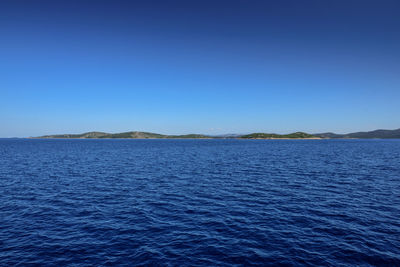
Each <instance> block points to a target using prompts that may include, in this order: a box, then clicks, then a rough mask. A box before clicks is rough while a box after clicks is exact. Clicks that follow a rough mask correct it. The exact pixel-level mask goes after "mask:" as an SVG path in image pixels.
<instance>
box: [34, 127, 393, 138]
mask: <svg viewBox="0 0 400 267" xmlns="http://www.w3.org/2000/svg"><path fill="white" fill-rule="evenodd" d="M30 138H36V139H37V138H45V139H56V138H59V139H304V140H308V139H310V140H315V139H400V129H396V130H374V131H369V132H355V133H348V134H335V133H331V132H328V133H317V134H309V133H305V132H294V133H290V134H275V133H251V134H224V135H205V134H183V135H165V134H158V133H151V132H139V131H131V132H123V133H106V132H87V133H82V134H55V135H43V136H38V137H30Z"/></svg>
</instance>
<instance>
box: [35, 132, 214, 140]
mask: <svg viewBox="0 0 400 267" xmlns="http://www.w3.org/2000/svg"><path fill="white" fill-rule="evenodd" d="M36 138H67V139H70V138H72V139H90V138H93V139H94V138H96V139H101V138H129V139H154V138H157V139H162V138H211V137H209V136H207V135H202V134H186V135H164V134H157V133H149V132H124V133H115V134H111V133H104V132H88V133H83V134H56V135H44V136H40V137H36Z"/></svg>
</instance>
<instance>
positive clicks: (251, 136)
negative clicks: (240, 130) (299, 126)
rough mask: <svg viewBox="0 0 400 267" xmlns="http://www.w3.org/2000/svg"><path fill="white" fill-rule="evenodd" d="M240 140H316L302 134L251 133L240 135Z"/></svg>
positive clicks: (309, 135)
mask: <svg viewBox="0 0 400 267" xmlns="http://www.w3.org/2000/svg"><path fill="white" fill-rule="evenodd" d="M240 138H245V139H279V138H282V139H304V138H318V137H316V136H314V135H311V134H308V133H303V132H296V133H291V134H270V133H252V134H246V135H242V136H241V137H240Z"/></svg>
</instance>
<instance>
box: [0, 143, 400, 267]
mask: <svg viewBox="0 0 400 267" xmlns="http://www.w3.org/2000/svg"><path fill="white" fill-rule="evenodd" d="M0 266H400V140H239V139H201V140H199V139H188V140H184V139H182V140H178V139H177V140H172V139H166V140H159V139H153V140H151V139H149V140H124V139H115V140H114V139H107V140H100V139H77V140H75V139H56V140H54V139H0Z"/></svg>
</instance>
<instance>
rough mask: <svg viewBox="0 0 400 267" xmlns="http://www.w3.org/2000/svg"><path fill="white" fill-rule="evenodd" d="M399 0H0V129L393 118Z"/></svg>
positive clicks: (280, 124)
mask: <svg viewBox="0 0 400 267" xmlns="http://www.w3.org/2000/svg"><path fill="white" fill-rule="evenodd" d="M399 14H400V1H384V0H383V1H378V0H376V1H361V0H359V1H351V0H346V1H344V0H343V1H341V0H339V1H244V0H243V1H233V0H230V1H218V0H213V1H204V0H201V1H200V0H198V1H167V0H165V1H115V0H112V1H111V0H110V1H40V0H39V1H19V0H10V1H7V0H3V1H0V137H13V136H18V137H23V136H36V135H43V134H52V133H81V132H86V131H92V130H95V131H106V132H123V131H131V130H138V131H151V132H159V133H166V134H185V133H205V134H224V133H249V132H276V133H288V132H293V131H306V132H310V133H315V132H326V131H334V132H338V133H346V132H352V131H359V130H373V129H377V128H386V129H395V128H400V31H399V29H400V15H399Z"/></svg>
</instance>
